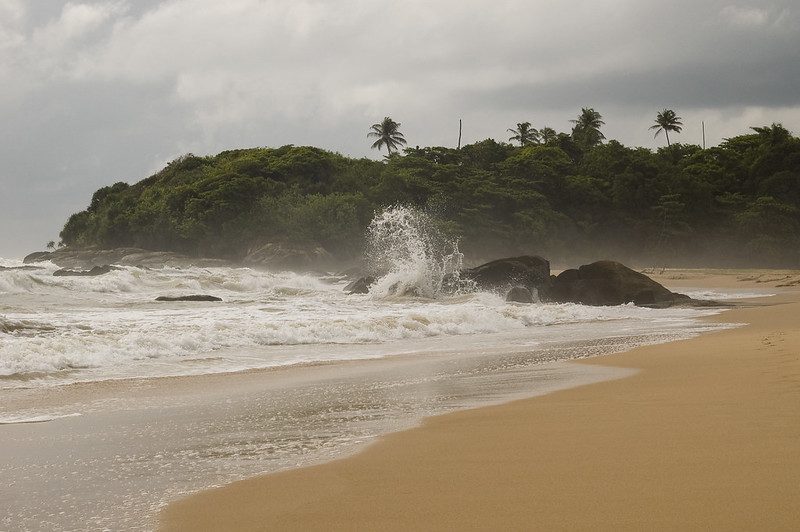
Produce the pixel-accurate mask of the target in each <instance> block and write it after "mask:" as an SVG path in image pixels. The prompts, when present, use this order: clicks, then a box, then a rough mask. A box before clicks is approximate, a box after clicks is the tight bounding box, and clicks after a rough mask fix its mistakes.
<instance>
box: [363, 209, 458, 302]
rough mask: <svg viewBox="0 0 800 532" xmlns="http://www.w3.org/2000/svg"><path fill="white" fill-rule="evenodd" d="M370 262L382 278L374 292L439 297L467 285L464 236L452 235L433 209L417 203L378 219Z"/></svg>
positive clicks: (371, 228)
mask: <svg viewBox="0 0 800 532" xmlns="http://www.w3.org/2000/svg"><path fill="white" fill-rule="evenodd" d="M366 263H367V266H368V267H369V269H370V271H371V273H372V275H373V276H375V277H376V278H377V279H378V280H377V281H376V282H375V284H374V285H373V286H372V288H371V289H370V294H371V295H372V296H373V297H377V298H383V297H387V296H404V295H410V296H418V297H427V298H435V297H437V296H438V295H440V294H441V293H442V292H443V291H446V292H455V291H459V290H462V289H464V288H466V286H465V283H464V282H463V281H462V280H461V279H460V277H459V272H460V271H461V268H462V265H463V255H462V254H461V253H460V252H459V250H458V240H448V239H447V238H446V237H445V236H444V235H443V234H442V232H441V231H440V230H439V229H438V228H437V226H436V223H435V221H434V220H433V219H432V218H431V217H430V216H429V215H428V214H426V213H424V212H423V211H421V210H419V209H416V208H414V207H408V206H403V205H395V206H393V207H389V208H386V209H384V210H383V211H382V212H380V213H379V214H377V215H376V216H375V217H374V218H373V219H372V222H370V225H369V227H368V228H367V253H366Z"/></svg>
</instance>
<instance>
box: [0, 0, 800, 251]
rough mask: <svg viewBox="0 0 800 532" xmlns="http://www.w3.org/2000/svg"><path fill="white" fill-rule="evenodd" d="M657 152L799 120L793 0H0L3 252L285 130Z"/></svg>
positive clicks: (331, 140) (341, 146)
mask: <svg viewBox="0 0 800 532" xmlns="http://www.w3.org/2000/svg"><path fill="white" fill-rule="evenodd" d="M582 107H592V108H594V109H596V110H598V111H599V112H600V113H601V114H602V115H603V119H604V121H605V123H606V125H605V126H604V128H603V131H604V133H605V135H606V137H608V138H616V139H618V140H620V141H621V142H623V143H624V144H628V145H638V146H644V147H647V148H653V149H655V148H657V147H659V146H661V145H662V144H663V143H664V139H663V136H659V138H657V139H654V138H653V135H652V133H653V132H652V131H649V130H648V128H649V126H650V125H652V123H653V120H654V118H655V115H656V113H657V112H658V111H660V110H662V109H664V108H670V109H674V110H675V111H676V112H677V113H678V115H679V116H681V117H682V118H683V123H684V130H683V133H682V134H680V135H677V136H676V137H675V138H676V140H678V141H680V142H685V143H694V144H700V142H701V122H705V127H706V137H707V143H708V145H714V144H717V143H719V142H720V141H721V140H722V139H724V138H726V137H731V136H734V135H738V134H742V133H746V132H747V130H748V129H747V128H748V127H750V126H760V125H768V124H771V123H773V122H780V123H783V124H784V126H786V127H787V128H788V129H789V130H791V131H793V132H794V133H795V134H798V133H800V4H798V3H797V1H796V0H782V1H770V0H764V1H758V2H746V1H742V2H735V1H728V0H725V1H715V0H704V1H702V2H699V1H697V0H673V1H671V2H663V1H658V2H657V1H651V0H571V1H569V2H567V1H560V2H559V1H556V0H492V1H479V0H458V1H454V0H436V1H418V0H405V1H403V2H397V1H393V2H390V1H385V0H336V1H333V0H226V1H225V2H220V1H218V0H127V1H126V0H102V1H101V0H96V1H68V2H66V1H63V0H0V256H4V257H21V256H23V255H25V254H26V253H28V252H31V251H35V250H38V249H42V248H43V247H44V245H45V244H46V243H47V242H48V241H49V240H56V241H57V240H58V233H59V231H60V229H61V227H62V226H63V224H64V222H65V220H66V219H67V217H68V216H69V215H70V214H71V213H74V212H77V211H79V210H82V209H84V208H86V206H87V205H88V203H89V200H90V198H91V195H92V193H93V192H94V191H95V190H96V189H97V188H99V187H101V186H105V185H108V184H112V183H115V182H117V181H127V182H129V183H133V182H136V181H138V180H140V179H143V178H145V177H147V176H149V175H151V174H153V173H155V172H156V171H158V170H159V169H161V168H162V167H163V166H164V165H165V164H166V163H167V162H168V161H170V160H172V159H174V158H176V157H178V156H180V155H182V154H185V153H194V154H197V155H207V154H214V153H217V152H219V151H222V150H224V149H230V148H238V147H253V146H282V145H285V144H295V145H314V146H319V147H322V148H326V149H329V150H333V151H338V152H340V153H343V154H345V155H351V156H359V157H360V156H366V157H372V158H376V159H377V158H379V157H380V156H381V155H380V154H379V153H378V152H376V151H374V150H370V148H369V145H370V142H369V141H368V140H367V137H366V134H367V131H368V129H369V126H370V125H371V124H373V123H376V122H379V121H380V120H381V119H382V118H383V117H384V116H390V117H392V118H393V119H394V120H396V121H397V122H400V123H401V124H402V125H401V130H402V131H403V133H404V134H405V136H406V138H407V139H408V143H409V145H411V146H432V145H441V146H453V147H454V146H455V144H456V142H457V140H458V121H459V119H462V120H463V143H470V142H475V141H479V140H483V139H486V138H494V139H496V140H500V141H503V140H507V139H508V137H509V136H510V134H509V133H508V132H507V129H508V128H513V127H515V125H516V124H517V123H518V122H524V121H528V122H531V123H532V124H533V126H534V127H538V128H541V127H543V126H549V127H553V128H555V129H557V130H559V131H569V129H570V123H569V120H570V119H572V118H575V116H577V114H578V113H579V112H580V109H581V108H582Z"/></svg>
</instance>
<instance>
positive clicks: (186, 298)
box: [156, 295, 222, 301]
mask: <svg viewBox="0 0 800 532" xmlns="http://www.w3.org/2000/svg"><path fill="white" fill-rule="evenodd" d="M156 301H222V298H220V297H217V296H208V295H193V296H177V297H170V296H158V297H157V298H156Z"/></svg>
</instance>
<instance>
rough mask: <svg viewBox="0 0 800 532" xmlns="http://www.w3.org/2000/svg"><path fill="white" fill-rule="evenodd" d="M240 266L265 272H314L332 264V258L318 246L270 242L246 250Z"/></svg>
mask: <svg viewBox="0 0 800 532" xmlns="http://www.w3.org/2000/svg"><path fill="white" fill-rule="evenodd" d="M242 264H244V265H245V266H253V267H257V268H263V269H266V270H293V271H298V270H304V271H314V270H324V269H325V268H327V267H329V266H330V265H332V264H334V258H333V256H332V255H331V254H330V253H328V251H327V250H325V248H322V247H320V246H313V247H301V246H289V245H285V244H276V243H272V242H270V243H266V244H261V245H260V246H256V247H253V248H251V249H250V250H248V252H247V255H245V257H244V258H243V259H242Z"/></svg>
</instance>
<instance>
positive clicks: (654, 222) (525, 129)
mask: <svg viewBox="0 0 800 532" xmlns="http://www.w3.org/2000/svg"><path fill="white" fill-rule="evenodd" d="M680 120H681V119H680V117H678V116H677V115H676V114H675V113H674V112H673V111H671V110H668V109H665V110H664V111H663V112H661V113H659V114H658V116H657V119H656V123H655V125H654V126H653V128H651V129H655V130H656V135H658V134H660V133H662V132H663V133H664V134H665V136H666V137H667V139H668V140H667V146H665V147H663V148H659V149H658V150H655V151H651V150H649V149H645V148H640V147H626V146H624V145H622V144H621V143H619V142H617V141H616V140H609V141H606V139H605V136H604V135H603V133H602V131H601V127H602V126H603V121H602V116H601V115H600V114H599V113H598V112H597V111H595V110H594V109H582V111H581V113H580V115H579V116H578V118H577V119H576V120H574V121H573V129H572V131H571V132H569V133H564V132H560V133H559V132H556V131H554V130H552V128H546V127H545V128H542V129H541V130H536V129H535V128H533V127H532V126H531V125H530V123H528V122H522V123H519V124H517V127H516V128H515V129H510V130H509V131H510V132H511V133H512V136H511V137H510V138H509V142H497V141H495V140H493V139H486V140H484V141H480V142H476V143H474V144H469V145H465V146H463V147H461V148H460V149H452V148H446V147H437V146H434V147H422V148H420V147H414V148H411V147H407V148H402V146H403V145H405V144H406V142H405V138H404V137H403V135H402V133H400V130H399V128H400V124H399V123H397V122H395V121H394V120H392V119H391V118H388V117H387V118H385V119H384V120H383V121H382V122H379V123H377V124H375V125H373V126H372V128H371V129H370V134H369V136H370V137H371V138H374V139H376V140H375V142H374V144H373V147H374V148H377V149H380V148H386V150H387V156H386V158H385V159H384V160H383V161H374V160H370V159H366V158H351V157H346V156H343V155H341V154H338V153H333V152H329V151H325V150H322V149H319V148H314V147H309V146H292V145H289V146H283V147H279V148H252V149H241V150H229V151H225V152H222V153H220V154H217V155H213V156H205V157H200V156H195V155H192V154H188V155H185V156H182V157H180V158H178V159H176V160H174V161H172V162H171V163H169V164H168V165H167V166H166V167H165V168H164V169H163V170H161V171H160V172H158V173H156V174H155V175H153V176H151V177H148V178H146V179H144V180H142V181H140V182H138V183H135V184H133V185H128V184H127V183H116V184H114V185H111V186H107V187H103V188H101V189H99V190H98V191H96V192H95V193H94V195H93V196H92V199H91V202H90V204H89V206H88V207H87V209H86V210H83V211H81V212H78V213H76V214H73V215H72V216H70V218H69V219H68V220H67V222H66V224H65V226H64V229H63V230H62V232H61V235H60V236H61V242H62V244H65V245H69V246H72V247H81V246H100V247H118V246H135V247H142V248H146V249H153V250H171V251H179V252H183V253H189V254H197V255H207V256H218V257H225V258H233V259H236V258H238V257H241V256H243V255H244V254H245V253H246V252H247V250H248V249H250V248H252V247H254V246H257V245H259V244H261V243H265V242H285V243H290V244H292V245H321V246H323V247H325V248H326V249H327V250H328V251H329V252H331V253H332V254H334V255H335V256H338V257H339V258H341V259H343V260H347V259H349V258H354V257H357V256H359V255H360V253H361V251H362V249H363V239H364V229H365V227H366V226H367V224H368V223H369V220H370V219H371V218H372V216H373V214H374V212H375V211H376V210H378V209H380V208H382V207H384V206H387V205H392V204H398V203H401V204H410V205H415V206H418V207H421V208H424V209H426V210H427V211H428V212H430V213H431V214H433V215H434V216H435V217H436V219H438V220H439V222H440V225H441V228H442V230H443V231H445V232H447V233H449V234H451V235H453V236H454V237H455V236H458V237H461V239H462V243H461V248H462V250H463V251H465V252H466V253H467V255H468V256H472V257H475V258H486V257H490V256H496V255H502V254H516V253H539V254H543V255H545V256H548V257H549V258H551V259H552V260H554V261H556V262H558V261H564V262H570V263H572V262H575V261H578V260H588V259H593V258H601V257H606V258H615V259H619V260H626V261H629V262H633V263H640V264H668V265H675V266H678V265H705V266H714V265H719V266H730V265H753V266H794V267H797V266H798V265H800V139H798V138H797V137H795V136H794V135H792V134H791V133H790V132H789V131H788V130H786V129H785V128H784V127H783V126H781V125H779V124H772V125H771V126H763V127H755V128H752V130H751V131H750V132H748V133H744V134H742V135H739V136H736V137H732V138H730V139H727V140H725V141H724V142H722V143H721V144H720V145H719V146H716V147H712V148H708V149H702V148H701V147H699V146H694V145H686V144H680V143H674V142H670V141H669V133H670V132H672V133H679V132H680V127H681V125H682V124H681V123H680Z"/></svg>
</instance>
